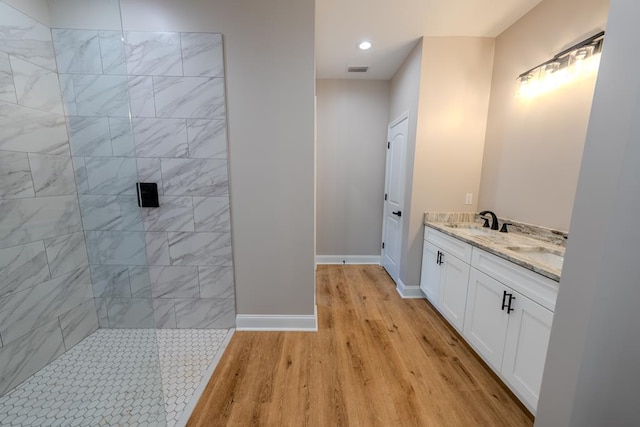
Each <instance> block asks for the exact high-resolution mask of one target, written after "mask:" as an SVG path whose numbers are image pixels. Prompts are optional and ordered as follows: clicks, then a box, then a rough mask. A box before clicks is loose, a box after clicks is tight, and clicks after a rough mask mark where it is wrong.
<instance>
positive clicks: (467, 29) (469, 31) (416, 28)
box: [316, 0, 541, 80]
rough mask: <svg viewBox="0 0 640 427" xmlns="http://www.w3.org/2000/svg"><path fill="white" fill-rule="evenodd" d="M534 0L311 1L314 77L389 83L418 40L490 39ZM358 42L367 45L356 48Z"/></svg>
mask: <svg viewBox="0 0 640 427" xmlns="http://www.w3.org/2000/svg"><path fill="white" fill-rule="evenodd" d="M540 1H541V0H316V55H317V57H316V61H317V65H316V67H317V77H318V78H320V79H345V78H364V79H374V80H389V79H391V77H393V75H394V74H395V72H396V70H397V69H398V68H399V67H400V65H401V64H402V62H403V61H404V59H405V58H406V57H407V55H408V54H409V52H411V49H413V47H414V46H415V45H416V42H417V41H418V40H419V39H420V37H422V36H431V37H442V36H472V37H495V36H497V35H498V34H500V33H501V32H502V31H504V30H505V29H507V28H508V27H509V26H510V25H511V24H513V23H514V22H515V21H517V20H518V19H519V18H520V17H522V16H523V15H524V14H526V13H527V12H528V11H529V10H531V9H533V8H534V7H535V6H536V5H537V4H538V3H540ZM363 40H368V41H370V42H371V43H372V44H373V47H372V48H371V49H369V50H367V51H361V50H360V49H358V47H357V45H358V44H359V43H360V42H361V41H363ZM353 65H358V66H359V65H368V66H369V67H370V68H369V71H368V72H367V73H363V74H354V73H347V66H353Z"/></svg>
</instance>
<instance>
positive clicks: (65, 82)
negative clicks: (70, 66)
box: [58, 74, 78, 116]
mask: <svg viewBox="0 0 640 427" xmlns="http://www.w3.org/2000/svg"><path fill="white" fill-rule="evenodd" d="M73 77H74V75H73V74H58V80H60V91H61V93H62V106H63V107H64V114H65V115H67V116H77V115H78V109H77V107H76V89H75V87H74V86H73Z"/></svg>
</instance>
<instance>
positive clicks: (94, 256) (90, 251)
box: [84, 231, 100, 265]
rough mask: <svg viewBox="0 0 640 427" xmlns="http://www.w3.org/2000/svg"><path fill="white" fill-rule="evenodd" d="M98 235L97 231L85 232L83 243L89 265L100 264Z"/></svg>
mask: <svg viewBox="0 0 640 427" xmlns="http://www.w3.org/2000/svg"><path fill="white" fill-rule="evenodd" d="M99 237H100V233H99V232H97V231H85V232H84V241H85V243H86V246H87V257H89V264H91V265H98V264H100V241H99V240H98V238H99Z"/></svg>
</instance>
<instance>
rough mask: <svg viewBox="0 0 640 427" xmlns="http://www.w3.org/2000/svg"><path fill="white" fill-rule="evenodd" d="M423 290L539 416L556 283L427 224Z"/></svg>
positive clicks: (421, 285) (421, 286) (422, 277)
mask: <svg viewBox="0 0 640 427" xmlns="http://www.w3.org/2000/svg"><path fill="white" fill-rule="evenodd" d="M420 288H421V289H422V291H423V292H424V293H425V295H426V296H427V298H428V299H429V300H430V301H431V302H432V304H433V305H434V306H435V307H436V308H437V309H438V310H439V311H440V313H442V315H443V316H444V317H445V318H446V319H447V320H448V321H449V322H450V323H451V324H452V325H453V326H454V327H455V328H456V329H458V330H459V331H461V333H462V336H463V337H464V339H465V340H466V341H467V342H468V343H469V344H470V345H471V346H472V347H473V348H474V349H475V350H476V351H477V352H478V354H479V355H480V356H481V357H482V358H483V359H484V360H485V361H486V362H487V364H488V365H489V366H490V367H491V368H492V369H493V370H494V371H495V372H496V373H497V374H498V376H500V377H501V378H502V380H503V381H504V382H505V383H506V384H507V386H508V387H509V388H510V389H511V390H512V391H513V392H514V393H515V394H516V395H517V396H518V397H519V398H520V400H521V401H522V402H523V403H524V405H525V406H526V407H527V408H528V409H529V410H530V411H531V412H532V413H533V414H534V415H535V413H536V408H537V406H538V395H539V392H540V386H541V383H542V373H543V371H544V363H545V359H546V355H547V348H548V345H549V337H550V334H551V324H552V321H553V311H554V310H555V302H556V297H557V293H558V283H557V282H554V281H553V280H551V279H548V278H546V277H544V276H542V275H540V274H537V273H534V272H533V271H531V270H528V269H526V268H523V267H521V266H519V265H517V264H515V263H513V262H510V261H508V260H506V259H503V258H501V257H498V256H496V255H493V254H491V253H489V252H487V251H485V250H482V249H479V248H477V247H473V246H471V245H470V244H468V243H466V242H463V241H461V240H458V239H456V238H454V237H452V236H449V235H446V234H444V233H441V232H439V231H437V230H434V229H432V228H430V227H425V241H424V252H423V258H422V276H421V282H420Z"/></svg>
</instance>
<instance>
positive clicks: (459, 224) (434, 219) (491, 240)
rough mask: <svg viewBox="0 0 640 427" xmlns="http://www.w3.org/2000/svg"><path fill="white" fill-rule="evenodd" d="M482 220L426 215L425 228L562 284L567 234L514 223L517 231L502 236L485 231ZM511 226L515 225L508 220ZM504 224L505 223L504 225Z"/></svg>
mask: <svg viewBox="0 0 640 427" xmlns="http://www.w3.org/2000/svg"><path fill="white" fill-rule="evenodd" d="M477 221H478V218H477V217H474V216H473V215H471V216H460V217H455V218H452V217H446V218H443V217H442V216H441V215H440V216H433V215H432V214H426V215H425V221H424V225H426V226H427V227H431V228H433V229H435V230H438V231H440V232H442V233H444V234H447V235H449V236H452V237H455V238H456V239H459V240H461V241H463V242H466V243H469V244H470V245H472V246H475V247H477V248H480V249H483V250H485V251H487V252H489V253H492V254H494V255H496V256H499V257H500V258H504V259H506V260H508V261H511V262H513V263H515V264H518V265H520V266H522V267H524V268H526V269H528V270H531V271H534V272H536V273H538V274H540V275H542V276H545V277H548V278H549V279H551V280H554V281H556V282H559V281H560V275H561V274H562V262H563V261H564V251H565V246H564V240H565V239H566V233H562V232H557V231H553V230H548V229H540V230H538V227H535V226H526V225H524V227H523V224H518V223H514V229H515V230H514V231H513V232H509V233H500V232H499V231H495V230H491V229H489V228H483V227H482V223H481V222H477ZM507 221H508V222H511V221H509V220H507ZM501 223H502V222H501Z"/></svg>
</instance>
